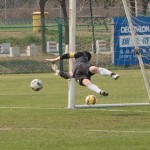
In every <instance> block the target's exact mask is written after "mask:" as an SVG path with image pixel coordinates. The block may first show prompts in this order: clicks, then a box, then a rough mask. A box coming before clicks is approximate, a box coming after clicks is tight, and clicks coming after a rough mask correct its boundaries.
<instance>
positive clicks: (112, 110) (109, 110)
mask: <svg viewBox="0 0 150 150" xmlns="http://www.w3.org/2000/svg"><path fill="white" fill-rule="evenodd" d="M0 109H33V110H36V109H37V110H40V109H41V110H53V109H54V110H59V109H60V110H63V109H64V110H70V109H69V108H67V107H55V108H54V107H2V106H1V107H0ZM73 110H79V109H73ZM80 110H84V111H108V112H133V113H150V111H148V110H133V111H131V110H123V109H115V110H114V109H106V108H94V109H87V108H86V109H84V108H83V109H80Z"/></svg>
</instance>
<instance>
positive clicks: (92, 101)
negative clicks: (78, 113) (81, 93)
mask: <svg viewBox="0 0 150 150" xmlns="http://www.w3.org/2000/svg"><path fill="white" fill-rule="evenodd" d="M85 103H86V104H87V105H91V104H95V103H96V97H95V96H94V95H88V96H87V97H86V98H85Z"/></svg>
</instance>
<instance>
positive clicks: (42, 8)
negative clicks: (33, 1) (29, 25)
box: [39, 0, 47, 52]
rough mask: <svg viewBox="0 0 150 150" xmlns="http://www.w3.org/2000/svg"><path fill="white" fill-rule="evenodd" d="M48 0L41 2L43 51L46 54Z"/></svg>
mask: <svg viewBox="0 0 150 150" xmlns="http://www.w3.org/2000/svg"><path fill="white" fill-rule="evenodd" d="M46 1H47V0H39V5H40V11H41V26H42V27H41V37H42V51H43V52H46V37H45V30H46V28H45V3H46Z"/></svg>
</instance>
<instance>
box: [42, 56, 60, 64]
mask: <svg viewBox="0 0 150 150" xmlns="http://www.w3.org/2000/svg"><path fill="white" fill-rule="evenodd" d="M45 60H46V61H50V62H52V63H55V62H57V61H59V60H60V56H58V57H56V58H52V59H45Z"/></svg>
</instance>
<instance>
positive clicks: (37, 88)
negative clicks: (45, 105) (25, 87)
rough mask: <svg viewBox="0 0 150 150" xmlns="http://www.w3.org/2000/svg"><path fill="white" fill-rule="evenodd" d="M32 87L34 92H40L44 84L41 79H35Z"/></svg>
mask: <svg viewBox="0 0 150 150" xmlns="http://www.w3.org/2000/svg"><path fill="white" fill-rule="evenodd" d="M30 86H31V88H32V89H33V90H34V91H40V90H41V89H42V88H43V82H42V81H41V80H39V79H34V80H32V81H31V85H30Z"/></svg>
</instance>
